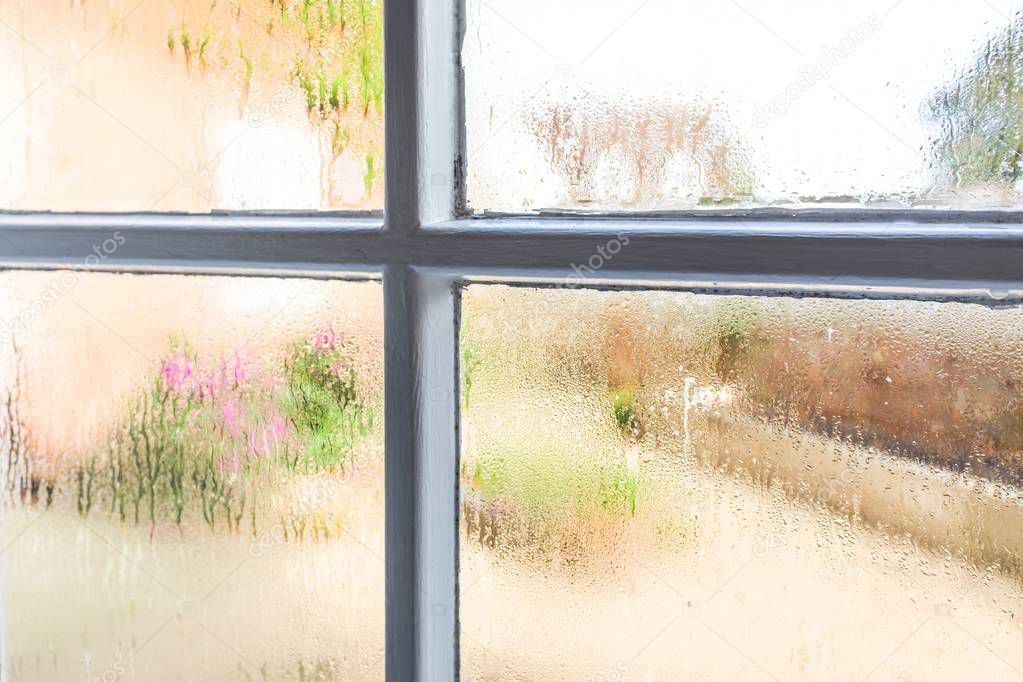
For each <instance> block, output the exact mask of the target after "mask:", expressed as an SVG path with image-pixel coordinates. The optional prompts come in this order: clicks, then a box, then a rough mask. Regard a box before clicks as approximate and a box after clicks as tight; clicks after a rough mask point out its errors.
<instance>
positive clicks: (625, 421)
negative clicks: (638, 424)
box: [611, 386, 636, 435]
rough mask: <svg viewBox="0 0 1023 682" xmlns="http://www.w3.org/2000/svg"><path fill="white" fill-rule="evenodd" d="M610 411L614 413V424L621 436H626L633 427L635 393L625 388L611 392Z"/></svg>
mask: <svg viewBox="0 0 1023 682" xmlns="http://www.w3.org/2000/svg"><path fill="white" fill-rule="evenodd" d="M611 409H612V411H613V412H614V417H615V424H617V425H618V430H619V431H621V432H622V434H623V435H627V434H628V433H629V432H630V431H631V430H632V428H633V426H634V425H635V419H636V392H635V391H634V390H632V389H631V388H628V387H626V386H621V387H619V388H615V389H612V390H611Z"/></svg>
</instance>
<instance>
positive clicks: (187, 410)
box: [0, 272, 384, 680]
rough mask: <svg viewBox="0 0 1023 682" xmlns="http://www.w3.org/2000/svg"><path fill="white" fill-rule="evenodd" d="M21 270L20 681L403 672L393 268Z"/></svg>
mask: <svg viewBox="0 0 1023 682" xmlns="http://www.w3.org/2000/svg"><path fill="white" fill-rule="evenodd" d="M0 280H2V288H0V291H2V294H0V296H2V298H0V311H2V315H3V317H2V319H3V321H4V323H3V327H2V329H0V332H2V341H3V346H2V347H3V351H2V353H0V391H2V392H0V405H2V410H0V435H2V438H0V443H2V444H0V474H2V478H0V484H2V488H0V652H2V658H0V664H2V665H3V667H4V673H3V677H4V679H7V678H8V676H10V679H12V680H44V679H45V680H75V679H90V680H100V679H102V680H107V679H121V678H122V677H123V678H124V679H139V680H184V679H188V680H215V679H252V680H255V679H272V680H283V679H294V680H300V679H317V680H350V679H381V678H382V675H383V660H384V648H383V647H384V564H383V556H384V554H383V552H384V539H383V524H384V509H383V456H382V454H383V453H382V450H383V438H382V433H381V426H382V424H381V421H382V403H381V397H382V391H383V388H382V386H383V382H382V375H383V370H382V364H383V363H382V357H381V356H382V341H381V336H382V329H381V302H382V297H381V291H380V286H379V284H375V283H365V284H363V283H345V282H330V281H317V280H301V279H290V280H284V279H270V278H220V277H186V276H165V275H152V276H149V275H147V276H136V275H111V274H97V273H91V274H86V273H82V272H77V273H75V272H51V273H28V272H16V273H6V274H3V275H2V276H0ZM154 302H158V303H154Z"/></svg>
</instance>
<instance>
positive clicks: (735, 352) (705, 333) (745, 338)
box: [701, 296, 766, 381]
mask: <svg viewBox="0 0 1023 682" xmlns="http://www.w3.org/2000/svg"><path fill="white" fill-rule="evenodd" d="M758 318H759V314H758V310H757V304H756V303H755V302H754V301H750V300H747V299H744V298H740V297H731V296H729V297H723V298H720V299H718V300H717V301H715V303H714V308H713V309H712V313H711V317H710V319H709V322H708V324H707V326H706V328H705V329H703V330H702V332H701V336H702V337H703V338H702V344H703V345H704V347H705V348H706V349H707V350H708V351H709V352H710V353H711V354H712V355H713V356H714V358H713V363H714V370H715V372H716V373H717V375H718V377H719V378H720V379H721V380H723V381H730V380H734V379H735V378H736V374H737V372H738V370H739V368H740V367H741V366H743V364H744V363H746V362H748V361H749V360H750V359H751V358H752V356H753V355H754V354H755V353H756V352H757V351H759V350H761V349H762V348H764V347H765V345H766V341H765V339H763V338H762V337H761V336H760V334H759V319H758Z"/></svg>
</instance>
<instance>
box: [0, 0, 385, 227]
mask: <svg viewBox="0 0 1023 682" xmlns="http://www.w3.org/2000/svg"><path fill="white" fill-rule="evenodd" d="M382 36H383V29H382V4H381V0H345V1H342V0H279V1H277V0H275V1H273V2H268V1H267V0H226V1H222V2H210V1H209V0H175V1H173V2H114V1H112V0H101V1H100V2H92V1H86V0H13V1H8V2H4V3H3V4H2V6H0V64H3V68H2V74H3V78H2V79H0V157H2V158H3V160H4V161H3V164H2V167H0V177H2V180H3V181H2V182H0V209H14V210H67V211H189V212H207V211H210V210H214V209H237V210H269V209H295V210H298V209H304V210H321V209H324V210H325V209H379V208H381V207H382V206H383V181H382V178H383V151H384V148H383V108H382V107H383V102H382V98H383V52H382Z"/></svg>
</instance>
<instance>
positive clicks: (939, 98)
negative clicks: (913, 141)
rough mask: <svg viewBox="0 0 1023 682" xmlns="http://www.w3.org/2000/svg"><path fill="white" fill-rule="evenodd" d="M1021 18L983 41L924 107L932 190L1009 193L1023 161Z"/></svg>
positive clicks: (1022, 45)
mask: <svg viewBox="0 0 1023 682" xmlns="http://www.w3.org/2000/svg"><path fill="white" fill-rule="evenodd" d="M1021 27H1023V18H1017V19H1014V20H1013V21H1012V22H1011V23H1010V24H1009V25H1008V26H1006V27H1004V28H1002V29H1001V30H999V31H998V32H997V33H996V34H994V35H992V36H991V37H989V38H988V40H987V41H986V43H985V45H984V46H983V48H982V49H980V50H979V51H978V52H977V54H975V56H974V58H973V60H972V61H971V62H970V63H969V64H968V65H967V66H965V67H964V68H962V69H961V70H960V71H959V72H958V73H957V74H956V76H955V77H954V78H953V79H952V80H951V81H950V82H949V83H947V84H946V85H945V86H943V87H942V88H941V89H940V90H939V91H938V92H937V93H935V95H934V96H933V97H932V98H931V99H930V101H929V102H928V103H927V108H928V109H929V112H930V114H931V116H932V117H933V118H934V119H935V120H936V121H937V123H938V124H939V127H940V128H939V133H938V135H937V137H936V138H935V139H934V140H933V142H932V155H933V158H932V162H931V163H932V168H933V169H934V171H935V172H936V175H937V177H936V181H937V182H936V185H937V186H938V187H941V188H947V189H950V190H953V191H955V190H957V189H971V188H979V187H987V188H990V189H998V188H1001V189H1012V188H1013V187H1014V186H1015V185H1016V183H1017V182H1018V181H1019V179H1020V173H1021V161H1023V158H1021V157H1023V30H1021Z"/></svg>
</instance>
